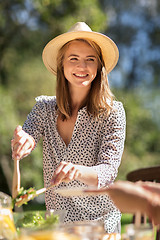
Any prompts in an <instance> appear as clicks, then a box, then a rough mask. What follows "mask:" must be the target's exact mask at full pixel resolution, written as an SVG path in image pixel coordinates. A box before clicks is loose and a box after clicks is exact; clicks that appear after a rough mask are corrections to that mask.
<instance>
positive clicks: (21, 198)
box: [13, 187, 37, 207]
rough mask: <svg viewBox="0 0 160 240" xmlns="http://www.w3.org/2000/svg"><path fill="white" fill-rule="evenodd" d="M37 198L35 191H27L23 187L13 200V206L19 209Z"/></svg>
mask: <svg viewBox="0 0 160 240" xmlns="http://www.w3.org/2000/svg"><path fill="white" fill-rule="evenodd" d="M36 196H37V194H36V190H35V189H34V188H32V187H31V188H29V189H28V190H26V189H24V188H23V187H22V188H20V190H19V192H18V195H17V197H16V198H14V199H13V206H14V205H15V206H17V207H20V206H22V205H23V204H27V202H28V201H30V200H32V199H33V198H35V197H36Z"/></svg>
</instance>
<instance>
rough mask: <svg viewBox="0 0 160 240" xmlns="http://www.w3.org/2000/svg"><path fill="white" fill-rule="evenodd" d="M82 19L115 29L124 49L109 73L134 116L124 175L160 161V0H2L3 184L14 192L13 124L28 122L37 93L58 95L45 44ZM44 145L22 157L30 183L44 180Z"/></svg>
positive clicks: (24, 177) (114, 36) (0, 156)
mask: <svg viewBox="0 0 160 240" xmlns="http://www.w3.org/2000/svg"><path fill="white" fill-rule="evenodd" d="M77 21H84V22H86V23H87V24H88V25H89V26H90V27H91V28H92V30H94V31H98V32H101V33H104V34H106V35H108V36H109V37H111V38H112V39H113V40H114V41H115V42H116V43H117V45H118V48H119V51H120V59H119V62H118V65H117V67H116V68H115V69H114V70H113V72H111V73H110V74H109V76H108V77H109V83H110V86H111V88H112V91H113V93H114V94H115V96H116V98H117V99H118V100H120V101H122V102H123V104H124V108H125V110H126V117H127V129H126V142H125V150H124V154H123V157H122V163H121V166H120V168H119V174H118V177H117V179H122V180H124V179H126V175H127V173H128V172H129V171H132V170H134V169H137V168H141V167H147V166H156V165H160V1H159V0H133V1H128V0H121V1H116V0H110V1H107V0H99V1H98V0H12V1H11V0H5V1H3V0H0V191H3V192H5V193H8V194H9V195H11V187H12V175H13V161H12V157H11V147H10V141H11V139H12V135H13V131H14V129H15V127H16V126H17V125H19V124H20V125H23V122H24V121H25V119H26V117H27V114H28V113H29V112H30V110H31V109H32V107H33V105H34V104H35V97H36V96H38V95H55V78H54V76H53V75H52V74H51V73H49V72H48V71H47V70H46V68H45V67H44V65H43V62H42V58H41V54H42V50H43V48H44V46H45V45H46V43H47V42H48V41H49V40H51V39H52V38H53V37H55V36H57V35H58V34H61V33H64V32H66V31H67V30H68V29H69V28H70V27H71V26H72V25H73V24H74V23H75V22H77ZM41 146H42V143H41V142H40V143H39V145H38V146H37V148H36V149H35V150H34V151H33V152H32V154H31V155H30V156H28V157H27V158H25V159H23V160H21V162H20V169H21V186H23V187H25V188H29V187H31V186H34V187H35V188H36V189H39V188H41V187H43V174H42V147H41ZM38 201H42V202H43V201H44V199H39V200H38Z"/></svg>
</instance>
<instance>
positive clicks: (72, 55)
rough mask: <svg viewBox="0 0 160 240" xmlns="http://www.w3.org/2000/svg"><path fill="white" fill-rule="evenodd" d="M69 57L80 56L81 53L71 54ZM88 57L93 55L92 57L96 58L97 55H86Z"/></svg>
mask: <svg viewBox="0 0 160 240" xmlns="http://www.w3.org/2000/svg"><path fill="white" fill-rule="evenodd" d="M68 57H79V55H77V54H70V55H69V56H68ZM86 57H87V58H89V57H92V58H96V56H94V55H89V56H86Z"/></svg>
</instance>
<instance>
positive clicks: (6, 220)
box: [0, 192, 17, 240]
mask: <svg viewBox="0 0 160 240" xmlns="http://www.w3.org/2000/svg"><path fill="white" fill-rule="evenodd" d="M0 239H5V240H8V239H9V240H15V239H17V232H16V228H15V225H14V221H13V214H12V199H11V197H10V196H9V195H7V194H5V193H3V192H0Z"/></svg>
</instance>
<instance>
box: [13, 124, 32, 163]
mask: <svg viewBox="0 0 160 240" xmlns="http://www.w3.org/2000/svg"><path fill="white" fill-rule="evenodd" d="M34 146H35V141H34V139H33V137H31V136H30V135H29V134H28V133H26V132H25V131H24V130H22V127H21V126H17V127H16V129H15V130H14V135H13V139H12V140H11V148H12V158H13V159H17V160H20V159H21V158H23V157H25V156H27V155H28V154H30V152H31V151H32V149H33V148H34Z"/></svg>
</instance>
